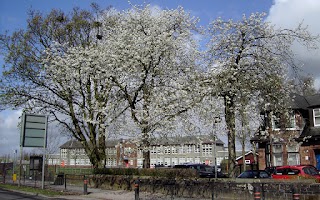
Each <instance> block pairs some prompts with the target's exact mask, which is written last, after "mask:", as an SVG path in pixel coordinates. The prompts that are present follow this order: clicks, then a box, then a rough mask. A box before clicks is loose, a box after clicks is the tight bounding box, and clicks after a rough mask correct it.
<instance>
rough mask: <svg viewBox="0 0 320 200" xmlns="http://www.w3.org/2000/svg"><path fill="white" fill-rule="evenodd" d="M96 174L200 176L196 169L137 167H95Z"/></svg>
mask: <svg viewBox="0 0 320 200" xmlns="http://www.w3.org/2000/svg"><path fill="white" fill-rule="evenodd" d="M93 173H94V174H105V175H130V176H150V177H163V178H196V177H198V175H197V172H196V170H194V169H172V168H159V169H150V168H148V169H136V168H99V169H94V171H93Z"/></svg>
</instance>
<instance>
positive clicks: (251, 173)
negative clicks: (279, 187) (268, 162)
mask: <svg viewBox="0 0 320 200" xmlns="http://www.w3.org/2000/svg"><path fill="white" fill-rule="evenodd" d="M237 178H271V175H270V174H269V173H268V172H266V171H265V170H247V171H245V172H242V173H241V174H240V175H239V176H238V177H237Z"/></svg>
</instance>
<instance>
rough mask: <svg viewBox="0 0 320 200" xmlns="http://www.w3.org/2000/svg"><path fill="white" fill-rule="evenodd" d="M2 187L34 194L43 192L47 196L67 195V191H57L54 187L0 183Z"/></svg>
mask: <svg viewBox="0 0 320 200" xmlns="http://www.w3.org/2000/svg"><path fill="white" fill-rule="evenodd" d="M0 188H3V189H7V190H15V191H23V192H28V193H34V194H41V195H45V196H50V197H52V196H58V195H67V194H66V193H64V192H62V191H56V190H52V189H41V188H34V187H28V186H20V187H19V186H17V185H11V184H0Z"/></svg>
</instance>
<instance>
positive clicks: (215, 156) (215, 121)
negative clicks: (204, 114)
mask: <svg viewBox="0 0 320 200" xmlns="http://www.w3.org/2000/svg"><path fill="white" fill-rule="evenodd" d="M220 121H221V119H220V117H215V118H214V121H213V124H212V125H213V127H212V132H213V162H214V177H215V178H217V175H218V172H217V150H216V148H217V132H216V128H217V124H218V123H220Z"/></svg>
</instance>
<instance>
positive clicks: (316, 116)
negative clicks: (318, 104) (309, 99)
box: [313, 108, 320, 126]
mask: <svg viewBox="0 0 320 200" xmlns="http://www.w3.org/2000/svg"><path fill="white" fill-rule="evenodd" d="M313 121H314V126H320V108H317V109H313Z"/></svg>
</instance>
